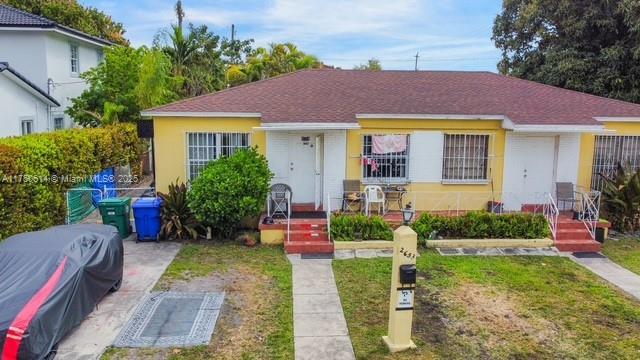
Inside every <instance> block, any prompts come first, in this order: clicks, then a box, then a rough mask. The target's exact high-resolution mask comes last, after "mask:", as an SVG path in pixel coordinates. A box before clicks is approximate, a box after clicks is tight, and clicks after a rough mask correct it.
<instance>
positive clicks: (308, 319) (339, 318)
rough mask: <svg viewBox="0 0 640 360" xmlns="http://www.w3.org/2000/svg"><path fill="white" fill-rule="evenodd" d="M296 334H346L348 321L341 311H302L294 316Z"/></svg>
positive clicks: (347, 333) (294, 331) (347, 332)
mask: <svg viewBox="0 0 640 360" xmlns="http://www.w3.org/2000/svg"><path fill="white" fill-rule="evenodd" d="M293 318H294V320H293V334H294V336H340V335H342V336H346V335H349V330H347V322H346V321H345V319H344V315H343V314H342V312H340V313H302V314H295V316H294V317H293Z"/></svg>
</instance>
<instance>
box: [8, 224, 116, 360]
mask: <svg viewBox="0 0 640 360" xmlns="http://www.w3.org/2000/svg"><path fill="white" fill-rule="evenodd" d="M123 256H124V254H123V244H122V239H121V238H120V236H119V235H118V231H117V229H116V228H115V227H113V226H107V225H89V224H85V225H63V226H55V227H52V228H49V229H47V230H43V231H36V232H29V233H23V234H19V235H14V236H11V237H9V238H7V239H6V240H4V241H2V242H0V350H1V351H2V352H1V353H0V358H1V359H3V360H4V359H8V360H11V359H43V358H44V357H45V356H47V354H49V353H50V352H51V351H52V350H53V349H54V347H55V345H56V344H57V343H58V342H59V341H60V340H61V339H62V338H63V337H64V335H65V334H66V333H67V332H69V331H70V330H71V329H73V328H74V327H75V326H77V325H78V324H80V322H81V321H82V320H83V319H84V318H85V317H86V316H87V315H88V314H89V313H91V311H93V309H94V308H95V306H96V304H97V303H98V301H100V299H102V297H104V296H105V295H106V294H107V293H108V292H109V290H110V289H111V288H112V287H113V286H114V285H116V284H119V282H120V281H121V279H122V268H123Z"/></svg>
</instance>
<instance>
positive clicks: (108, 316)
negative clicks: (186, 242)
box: [56, 236, 181, 360]
mask: <svg viewBox="0 0 640 360" xmlns="http://www.w3.org/2000/svg"><path fill="white" fill-rule="evenodd" d="M180 246H181V245H180V244H178V243H173V242H160V243H155V242H140V243H136V242H135V241H133V240H132V237H131V236H130V237H129V238H127V239H125V241H124V281H123V283H122V287H121V288H120V290H118V291H117V292H115V293H113V294H108V295H107V296H106V297H105V298H104V299H102V301H100V303H98V307H97V309H95V310H94V311H93V312H92V313H91V314H89V316H88V317H87V318H86V319H85V320H84V321H83V322H82V323H81V324H80V326H78V327H77V328H75V329H74V330H73V331H72V332H71V333H69V334H68V335H67V336H66V337H65V338H64V339H63V340H62V342H61V343H60V345H59V347H58V355H57V356H56V359H63V360H67V359H69V360H71V359H73V360H83V359H97V358H99V357H100V355H102V353H103V352H104V350H105V348H106V347H107V346H110V345H111V344H113V341H114V340H115V338H116V336H117V335H118V333H119V332H120V329H121V328H122V326H123V325H124V324H125V322H126V321H127V320H128V319H129V317H130V316H131V313H132V311H133V309H134V308H135V307H136V305H137V304H138V301H139V300H140V299H141V298H142V297H143V296H144V295H145V294H147V293H148V292H149V291H150V290H151V288H153V286H154V285H155V283H156V282H157V281H158V279H159V278H160V276H161V275H162V274H163V273H164V270H165V269H166V268H167V266H168V265H169V264H170V263H171V261H172V260H173V258H174V257H175V256H176V254H177V253H178V250H180Z"/></svg>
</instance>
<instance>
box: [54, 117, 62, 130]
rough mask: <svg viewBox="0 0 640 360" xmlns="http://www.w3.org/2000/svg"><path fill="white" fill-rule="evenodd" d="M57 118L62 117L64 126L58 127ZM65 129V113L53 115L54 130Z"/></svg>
mask: <svg viewBox="0 0 640 360" xmlns="http://www.w3.org/2000/svg"><path fill="white" fill-rule="evenodd" d="M56 119H62V127H60V128H56ZM63 129H64V115H62V114H55V115H53V130H63Z"/></svg>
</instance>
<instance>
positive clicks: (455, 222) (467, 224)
mask: <svg viewBox="0 0 640 360" xmlns="http://www.w3.org/2000/svg"><path fill="white" fill-rule="evenodd" d="M411 227H412V228H413V230H414V231H415V232H416V233H418V237H419V238H420V239H421V240H422V239H428V238H429V236H430V235H431V233H432V232H433V231H435V232H436V233H437V235H438V236H442V237H443V238H449V239H462V238H465V239H539V238H544V237H548V236H549V235H550V234H549V227H548V225H547V220H546V219H545V218H544V216H542V215H539V214H538V215H535V214H527V213H522V214H492V213H488V212H484V211H472V212H469V213H467V214H465V215H463V216H454V217H448V216H440V215H433V214H429V213H423V214H422V215H420V217H419V218H418V219H417V220H416V221H415V222H414V223H413V224H412V225H411Z"/></svg>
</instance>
